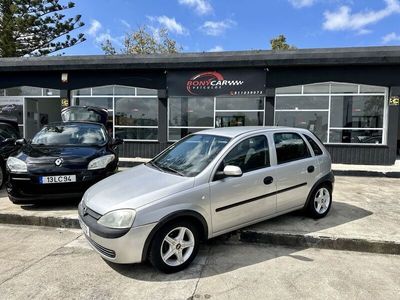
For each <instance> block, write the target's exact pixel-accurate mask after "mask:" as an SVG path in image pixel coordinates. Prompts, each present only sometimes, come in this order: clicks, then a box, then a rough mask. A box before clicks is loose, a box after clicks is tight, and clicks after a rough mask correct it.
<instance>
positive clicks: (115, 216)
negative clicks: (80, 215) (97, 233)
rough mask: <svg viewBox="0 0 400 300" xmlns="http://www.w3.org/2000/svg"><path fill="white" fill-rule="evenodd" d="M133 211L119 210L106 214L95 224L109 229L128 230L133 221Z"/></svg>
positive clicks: (134, 213) (134, 214)
mask: <svg viewBox="0 0 400 300" xmlns="http://www.w3.org/2000/svg"><path fill="white" fill-rule="evenodd" d="M135 216H136V212H135V211H134V210H133V209H119V210H114V211H111V212H109V213H106V214H105V215H104V216H102V217H101V218H100V219H99V220H98V221H97V223H99V224H101V225H103V226H106V227H110V228H129V227H131V226H132V224H133V221H134V220H135Z"/></svg>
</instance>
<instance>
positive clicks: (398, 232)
mask: <svg viewBox="0 0 400 300" xmlns="http://www.w3.org/2000/svg"><path fill="white" fill-rule="evenodd" d="M399 195H400V179H396V178H374V177H343V176H337V177H336V183H335V190H334V205H333V207H332V210H331V211H330V213H329V214H328V216H327V217H326V218H324V219H321V220H313V219H310V218H308V217H305V216H303V215H302V214H299V213H292V214H289V215H285V216H281V217H278V218H275V219H272V220H269V221H266V222H263V223H259V224H257V225H254V226H252V227H249V228H245V229H244V230H241V231H239V238H240V239H242V241H257V242H260V241H262V242H266V243H275V244H280V245H281V244H284V245H301V246H310V245H313V246H314V247H325V248H335V249H341V250H362V251H370V252H378V253H394V254H400V196H399ZM0 223H17V224H26V225H28V224H29V225H32V224H33V225H46V226H55V227H72V228H74V227H76V228H77V227H78V226H79V225H78V221H77V211H76V203H75V204H74V205H71V204H70V203H69V202H68V201H65V202H64V203H58V204H54V205H47V206H18V205H14V204H12V203H11V202H10V201H9V200H8V198H7V196H6V194H5V192H4V190H3V191H1V192H0ZM255 235H256V238H254V236H255ZM260 236H261V238H260ZM271 236H273V237H274V238H271ZM289 237H291V239H290V240H289V241H287V240H288V239H289Z"/></svg>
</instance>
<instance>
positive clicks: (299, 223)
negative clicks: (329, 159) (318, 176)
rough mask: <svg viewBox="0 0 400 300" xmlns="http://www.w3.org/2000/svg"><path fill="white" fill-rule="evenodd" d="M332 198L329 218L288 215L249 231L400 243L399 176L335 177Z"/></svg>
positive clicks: (258, 225) (253, 227)
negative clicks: (318, 218) (316, 218)
mask: <svg viewBox="0 0 400 300" xmlns="http://www.w3.org/2000/svg"><path fill="white" fill-rule="evenodd" d="M333 200H334V203H333V206H332V210H331V211H330V213H329V214H328V216H327V217H326V218H323V219H320V220H313V219H310V218H307V217H304V216H303V215H301V214H289V215H285V216H281V217H278V218H275V219H272V220H269V221H266V222H263V223H260V224H257V225H255V226H252V227H250V228H248V230H251V231H255V232H274V233H294V234H305V235H308V236H323V237H332V238H339V237H343V238H349V239H363V238H365V239H368V240H373V241H393V242H397V243H400V179H397V178H375V177H344V176H336V182H335V187H334V194H333Z"/></svg>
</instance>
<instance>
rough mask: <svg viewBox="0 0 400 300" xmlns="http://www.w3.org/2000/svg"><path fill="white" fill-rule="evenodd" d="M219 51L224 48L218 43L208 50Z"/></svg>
mask: <svg viewBox="0 0 400 300" xmlns="http://www.w3.org/2000/svg"><path fill="white" fill-rule="evenodd" d="M221 51H224V48H223V47H222V46H219V45H217V46H215V47H213V48H211V49H209V50H208V52H221Z"/></svg>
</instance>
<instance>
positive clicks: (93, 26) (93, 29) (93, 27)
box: [87, 19, 103, 36]
mask: <svg viewBox="0 0 400 300" xmlns="http://www.w3.org/2000/svg"><path fill="white" fill-rule="evenodd" d="M102 27H103V26H102V25H101V23H100V22H99V21H98V20H95V19H93V20H92V21H91V22H90V27H89V29H88V31H87V34H88V35H91V36H95V35H96V34H97V32H98V31H99V30H100V29H101V28H102Z"/></svg>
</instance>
